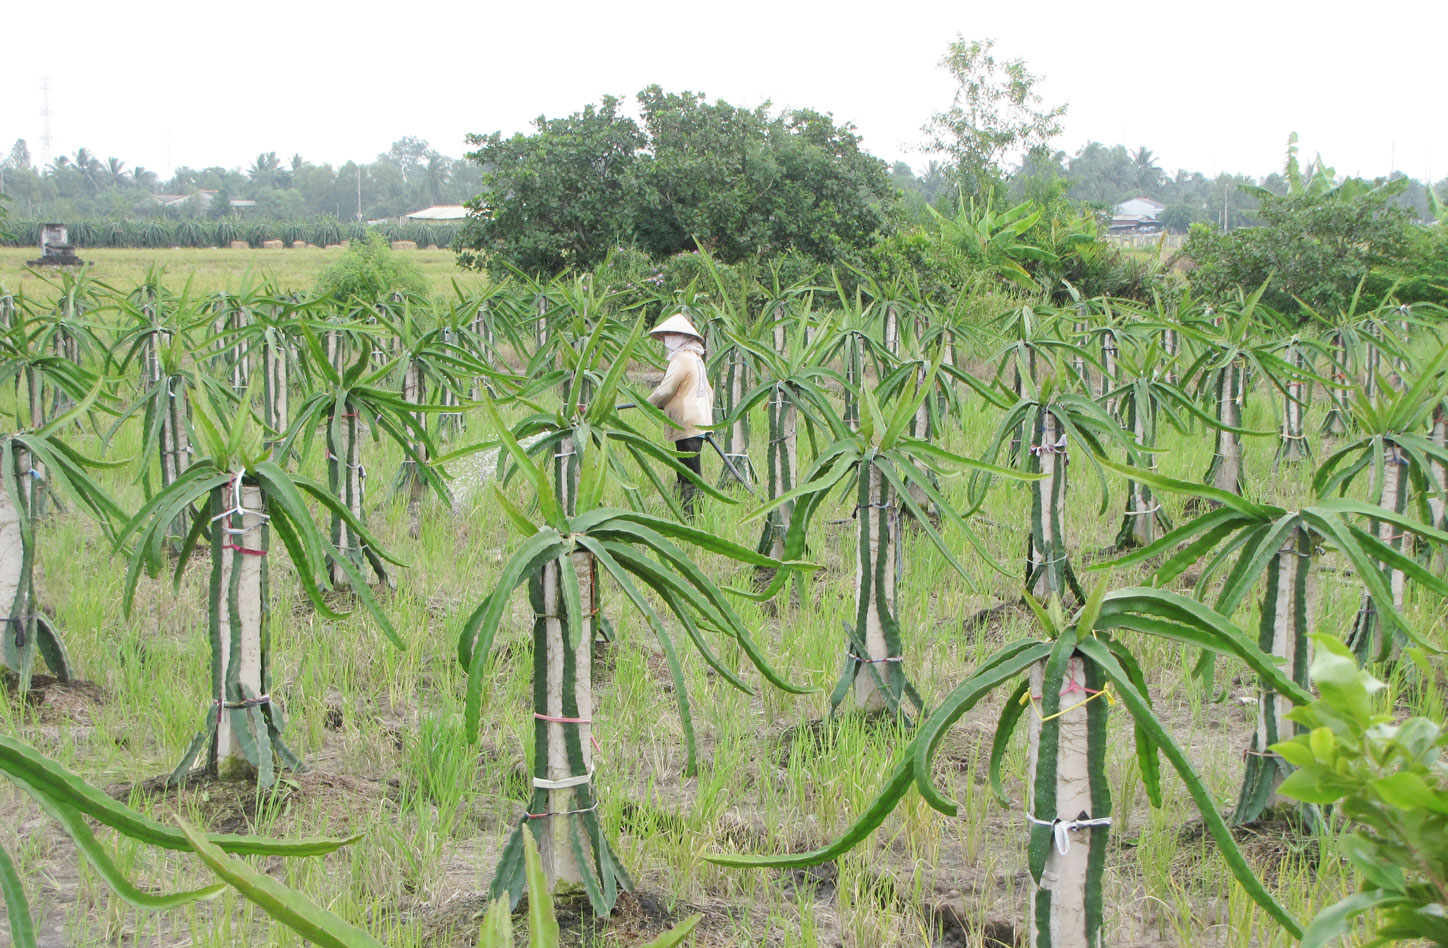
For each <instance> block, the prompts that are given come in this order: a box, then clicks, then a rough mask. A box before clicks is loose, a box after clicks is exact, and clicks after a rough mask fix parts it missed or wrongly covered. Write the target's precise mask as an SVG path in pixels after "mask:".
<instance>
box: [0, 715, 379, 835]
mask: <svg viewBox="0 0 1448 948" xmlns="http://www.w3.org/2000/svg"><path fill="white" fill-rule="evenodd" d="M0 772H3V773H6V774H12V775H15V776H18V777H19V778H20V779H21V781H23V782H24V783H25V784H26V785H28V786H30V787H32V788H34V789H35V790H36V791H37V792H39V793H42V794H44V795H45V796H47V797H48V798H50V799H52V800H54V801H57V802H60V803H64V804H65V805H67V806H70V807H72V808H74V809H76V810H78V811H80V812H81V813H84V814H85V815H86V816H89V817H91V818H92V819H94V820H97V821H99V822H101V823H104V824H105V825H106V826H109V827H111V828H112V829H114V830H116V831H117V832H119V833H123V834H124V835H126V836H129V837H131V838H132V839H136V840H139V841H140V842H143V843H148V844H150V845H153V846H160V847H162V848H164V849H178V850H185V851H189V850H190V849H191V844H190V843H189V842H188V841H187V839H186V837H185V836H184V835H183V834H182V833H181V832H180V831H179V830H177V829H175V828H173V827H170V826H166V825H164V824H162V823H158V822H156V821H155V820H152V819H148V818H146V817H144V816H142V815H141V814H139V813H137V812H136V811H134V810H132V809H131V808H130V807H127V806H125V805H123V804H121V803H118V802H117V801H115V800H113V799H111V798H110V797H109V796H107V795H106V794H105V793H104V792H102V791H101V790H100V789H99V788H97V787H95V786H93V785H91V784H89V783H87V782H86V781H84V780H82V779H81V778H80V777H78V776H76V775H75V774H74V773H71V772H70V771H69V770H67V769H66V768H65V767H63V766H61V765H60V764H58V763H56V762H55V761H53V760H51V759H50V758H48V757H46V756H44V755H43V754H41V753H40V752H39V751H37V750H35V749H34V748H32V747H29V746H27V745H25V744H23V743H21V742H20V741H17V740H15V739H14V738H12V737H8V736H6V735H3V734H0ZM207 838H208V839H209V840H211V842H213V843H215V844H216V845H217V846H219V847H220V848H221V849H222V850H223V851H225V852H230V853H242V854H248V855H260V856H318V855H322V854H324V853H329V852H332V851H333V850H336V849H340V848H341V847H343V846H346V845H347V844H348V843H352V842H355V841H357V840H358V839H361V837H360V836H351V837H348V838H346V839H322V838H310V839H296V840H281V839H268V838H266V837H261V836H230V835H222V834H215V835H211V836H208V837H207Z"/></svg>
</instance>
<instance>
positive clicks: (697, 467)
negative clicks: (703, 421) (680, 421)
mask: <svg viewBox="0 0 1448 948" xmlns="http://www.w3.org/2000/svg"><path fill="white" fill-rule="evenodd" d="M674 450H675V451H678V452H679V453H680V454H682V455H683V457H681V458H680V459H679V460H680V461H682V462H683V464H684V467H686V468H688V469H689V470H691V471H693V472H694V473H695V474H696V475H699V476H700V477H701V478H702V476H703V473H704V462H703V459H702V458H700V457H699V452H700V451H702V450H704V439H703V438H680V439H679V440H678V441H675V442H674ZM678 489H679V499H680V500H681V501H683V505H684V513H685V514H687V515H688V516H689V517H690V518H691V519H692V518H693V516H694V504H695V501H696V500H697V499H698V496H699V487H698V485H696V484H695V483H694V482H693V481H691V480H689V479H688V478H687V477H685V476H684V475H683V474H682V473H681V474H680V475H679V484H678Z"/></svg>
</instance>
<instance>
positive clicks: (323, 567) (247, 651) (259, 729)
mask: <svg viewBox="0 0 1448 948" xmlns="http://www.w3.org/2000/svg"><path fill="white" fill-rule="evenodd" d="M312 341H313V342H315V340H312ZM254 387H255V382H253V389H254ZM253 389H248V391H247V392H246V393H245V395H244V397H243V398H242V400H241V403H240V404H239V405H238V404H236V403H235V402H233V401H232V400H231V399H229V398H227V399H220V398H217V399H207V398H201V399H197V400H196V402H195V403H194V405H193V408H194V409H195V415H194V420H195V425H196V435H197V445H198V447H199V448H200V449H201V450H200V454H199V456H198V458H197V459H196V461H195V462H194V463H193V464H191V465H190V466H189V467H188V468H186V470H185V471H183V472H182V473H181V475H180V476H179V477H178V478H177V479H176V480H175V481H173V482H172V483H170V484H168V485H167V486H166V487H165V488H164V489H163V490H161V491H159V492H158V493H157V494H156V495H155V496H154V497H152V498H151V499H150V500H148V501H147V502H146V504H145V505H144V506H142V507H141V509H140V510H139V511H137V512H136V515H135V516H134V517H132V518H131V519H130V521H129V522H128V523H127V524H126V525H125V527H124V528H123V529H121V530H120V531H119V533H118V534H117V536H116V540H115V546H116V548H117V550H119V549H121V548H122V547H123V546H124V545H125V544H126V543H127V542H129V541H131V540H134V544H133V545H132V548H131V552H130V562H129V565H128V566H127V570H126V580H125V589H124V597H123V603H124V605H125V608H126V612H127V614H128V615H129V613H130V609H131V605H132V603H133V602H134V600H135V594H136V588H137V585H138V583H139V581H140V575H141V572H142V571H143V570H144V571H145V572H147V573H149V574H150V575H152V576H155V575H157V574H158V573H159V572H160V568H161V565H162V562H163V559H164V557H163V555H162V553H163V544H164V542H165V538H166V534H167V532H168V525H169V524H171V523H172V522H174V521H175V520H176V518H178V517H185V518H186V519H187V526H188V528H187V531H186V533H185V541H184V543H183V544H182V546H181V548H180V550H179V552H178V553H177V555H176V563H175V567H174V570H173V583H174V584H175V586H176V587H177V588H178V589H179V586H180V582H181V577H182V575H183V573H184V571H185V568H186V564H187V563H189V562H190V560H191V557H192V554H193V553H194V552H195V550H196V547H197V545H198V543H200V542H201V541H202V540H203V539H204V540H206V541H207V543H208V544H209V546H210V564H211V582H210V586H209V590H208V598H207V633H208V638H209V640H210V645H211V703H210V704H209V705H208V706H207V708H206V711H205V712H204V714H203V716H202V721H201V728H200V730H199V731H198V733H197V735H196V738H195V740H193V741H192V743H191V746H190V747H189V748H188V749H187V751H186V753H185V755H184V756H183V757H182V759H181V762H180V763H179V764H178V766H177V768H176V771H175V772H174V773H173V774H172V780H173V781H179V780H180V779H182V778H183V777H184V776H185V775H186V774H187V773H188V772H189V771H190V770H191V768H192V766H193V764H194V763H195V762H196V760H197V758H198V756H199V755H200V754H201V752H202V750H203V749H204V750H205V751H206V758H205V765H204V767H205V770H206V771H207V772H209V773H212V774H218V775H220V776H223V777H229V778H237V777H244V778H254V779H255V780H256V782H257V783H258V785H260V786H270V785H271V784H272V783H274V782H275V779H276V772H277V767H278V763H280V765H282V766H285V767H288V768H291V769H294V770H295V769H298V768H299V767H300V766H301V764H300V761H299V760H298V759H297V757H296V756H295V755H294V754H293V753H292V752H291V750H289V749H288V748H287V746H286V744H285V743H284V742H283V741H282V737H281V732H282V728H283V726H284V720H283V716H282V709H281V707H280V706H279V704H278V703H277V702H276V701H275V700H273V697H272V695H271V682H272V668H271V628H270V622H269V612H270V607H271V602H270V593H269V568H268V555H269V554H270V552H271V538H272V535H273V534H275V536H276V537H277V538H278V539H280V540H281V541H282V545H283V546H284V547H285V548H286V550H287V554H288V556H289V558H290V560H291V563H292V568H293V569H294V570H295V571H296V573H297V576H298V579H299V580H300V582H301V586H302V589H303V590H304V591H305V592H306V594H307V596H308V598H310V599H311V601H312V603H313V605H314V606H315V607H316V609H317V611H318V612H319V613H320V614H322V615H324V616H327V617H328V618H340V617H341V615H342V614H340V613H337V612H335V611H333V610H332V609H331V608H330V607H329V606H328V605H327V602H326V599H325V598H324V597H323V592H324V591H325V590H327V589H328V588H330V584H329V583H328V581H327V578H326V576H327V571H328V568H329V566H330V568H331V569H332V570H334V571H340V572H341V573H342V574H343V575H344V576H346V577H347V578H348V580H350V584H351V586H352V588H353V590H354V591H355V592H356V594H357V597H358V598H359V599H360V600H361V601H362V603H363V605H364V606H365V607H366V609H367V611H368V613H369V614H370V615H371V616H372V618H373V619H374V620H375V621H376V622H377V624H378V625H379V626H380V627H381V628H382V631H383V632H384V633H385V634H386V635H387V637H388V638H389V639H391V640H392V642H393V644H395V645H397V646H398V647H399V648H401V647H402V645H403V643H402V640H401V639H400V638H399V637H398V635H397V633H396V631H395V630H394V629H393V627H392V624H391V622H390V621H389V620H388V618H387V616H386V615H385V614H384V613H383V612H382V610H381V609H380V608H379V607H378V605H377V602H376V600H375V599H373V597H372V594H371V592H370V590H368V588H367V585H366V583H365V582H364V581H363V580H362V576H361V574H360V573H359V571H358V569H357V566H356V565H355V564H354V563H353V562H352V560H351V559H350V558H349V557H348V556H347V555H346V554H345V552H344V551H341V550H339V549H338V548H337V546H336V545H335V543H334V542H333V541H332V540H331V539H330V538H329V537H327V536H326V535H324V534H323V533H322V532H321V531H320V530H319V529H318V527H317V525H316V524H315V523H314V522H313V521H312V516H311V512H310V510H309V509H308V507H307V502H306V499H305V498H307V497H310V498H311V499H312V500H315V501H316V502H317V503H318V504H319V505H320V506H321V507H322V508H323V509H324V510H326V511H328V512H330V513H331V515H332V517H333V519H334V520H337V521H341V522H342V523H343V524H345V525H346V527H347V530H348V531H349V535H352V536H356V537H358V538H359V539H360V540H361V541H362V542H363V543H365V544H367V548H368V550H369V551H370V555H371V556H373V557H375V558H378V559H383V558H386V559H389V560H390V561H391V562H393V563H398V562H399V561H397V560H392V559H391V558H390V557H389V556H388V555H387V554H386V553H385V552H383V551H382V550H381V549H380V547H379V546H378V545H377V542H376V540H375V538H373V537H372V536H371V534H369V533H368V532H367V529H366V527H365V526H364V525H363V524H362V522H361V520H360V519H359V518H358V517H356V516H355V515H354V514H353V513H352V511H351V510H350V509H348V507H347V506H346V505H345V504H344V503H343V502H342V501H340V500H339V499H338V498H337V496H336V494H335V493H334V492H333V491H332V490H331V489H329V487H327V486H324V485H322V484H320V483H318V482H316V481H313V480H311V479H310V478H307V477H304V476H303V475H301V474H297V473H293V472H289V471H287V470H285V469H283V468H282V467H280V466H279V465H278V464H277V462H276V461H274V460H272V451H271V449H270V448H269V447H268V445H267V442H266V434H267V430H266V428H265V426H264V425H263V424H262V423H261V422H260V421H259V420H257V419H256V417H255V416H254V413H253V409H252V401H253V395H254V391H253ZM281 456H283V457H285V456H287V455H286V453H285V452H283V453H282V454H281Z"/></svg>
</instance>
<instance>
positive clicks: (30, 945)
mask: <svg viewBox="0 0 1448 948" xmlns="http://www.w3.org/2000/svg"><path fill="white" fill-rule="evenodd" d="M0 893H3V894H4V896H5V915H6V917H7V918H9V920H10V941H11V942H12V943H13V944H14V948H38V946H37V944H36V941H35V919H34V918H33V917H32V916H31V914H30V903H29V902H27V901H26V899H25V887H24V886H23V885H21V882H20V874H19V873H18V872H16V871H15V863H13V862H11V861H10V854H9V853H8V852H6V851H5V847H4V846H0Z"/></svg>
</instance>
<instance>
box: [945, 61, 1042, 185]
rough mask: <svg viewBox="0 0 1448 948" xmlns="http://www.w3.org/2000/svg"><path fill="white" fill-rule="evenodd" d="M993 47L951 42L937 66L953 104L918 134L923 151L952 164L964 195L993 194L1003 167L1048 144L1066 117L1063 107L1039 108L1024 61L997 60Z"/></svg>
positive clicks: (1033, 79) (1032, 78)
mask: <svg viewBox="0 0 1448 948" xmlns="http://www.w3.org/2000/svg"><path fill="white" fill-rule="evenodd" d="M994 47H995V40H993V39H986V40H974V41H969V42H968V41H967V40H966V39H965V37H963V36H959V35H957V36H956V38H955V41H954V42H953V43H951V44H950V46H949V48H947V50H946V52H945V56H944V57H943V58H942V59H941V60H940V65H941V67H942V68H944V69H945V70H946V71H947V72H949V73H950V75H951V78H953V79H954V80H955V83H956V90H955V99H954V101H953V102H951V104H950V108H948V109H946V110H945V111H944V112H937V113H936V114H935V115H933V116H931V118H930V122H929V124H927V125H926V126H925V129H924V131H925V134H926V136H927V145H928V146H929V147H931V148H933V149H934V150H936V151H939V152H942V153H944V154H947V155H949V156H950V158H951V160H952V161H954V162H955V166H956V173H957V174H958V175H959V178H960V183H961V186H962V187H963V188H964V189H965V192H966V193H967V194H978V193H985V192H987V191H990V190H993V189H995V187H996V185H997V184H998V183H999V182H1000V181H1001V178H1002V175H1003V174H1004V172H1005V168H1006V164H1007V162H1008V161H1009V160H1012V159H1019V158H1020V157H1022V156H1023V155H1025V154H1027V153H1028V152H1030V151H1032V150H1033V149H1036V148H1040V147H1042V146H1044V145H1046V144H1048V143H1049V142H1050V141H1051V139H1052V138H1054V137H1056V136H1057V135H1059V134H1060V133H1061V117H1062V116H1063V115H1065V114H1066V106H1065V104H1064V103H1063V104H1061V105H1054V106H1047V105H1046V104H1045V102H1044V100H1043V99H1042V98H1041V94H1040V93H1039V92H1038V91H1037V90H1036V85H1037V83H1038V82H1039V81H1040V77H1039V76H1036V75H1034V74H1032V73H1031V71H1030V70H1029V69H1027V68H1026V63H1025V60H1022V59H1007V60H1003V61H1002V60H997V59H996V57H995V54H994V53H993V52H992V50H993V49H994Z"/></svg>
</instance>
